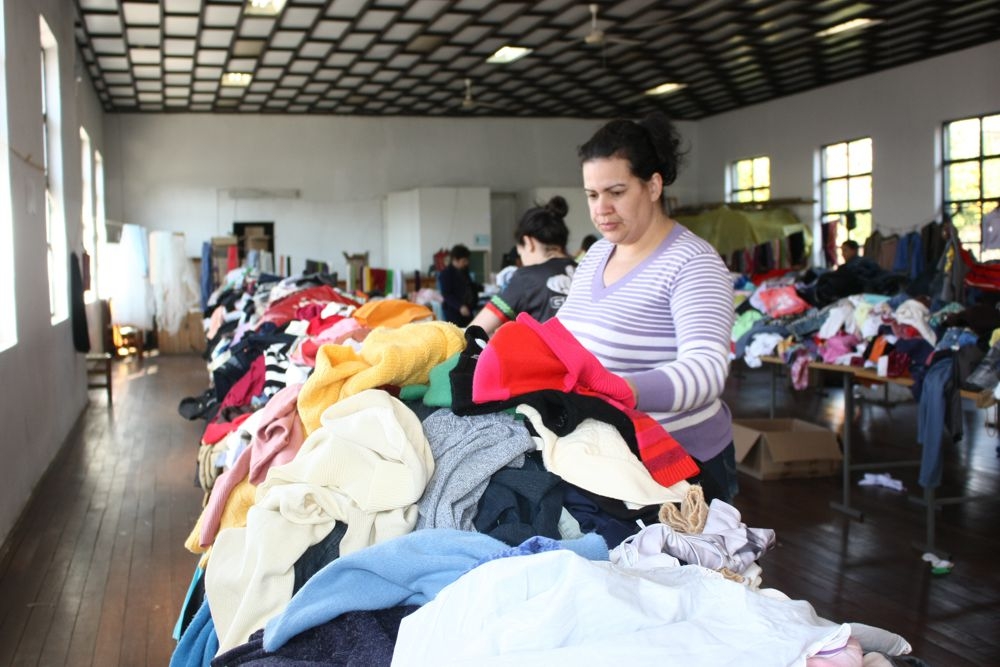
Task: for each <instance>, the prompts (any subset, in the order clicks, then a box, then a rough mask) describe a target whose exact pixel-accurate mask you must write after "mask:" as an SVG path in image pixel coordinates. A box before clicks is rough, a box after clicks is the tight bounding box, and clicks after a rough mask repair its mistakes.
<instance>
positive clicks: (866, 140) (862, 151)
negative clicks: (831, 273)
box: [820, 137, 872, 253]
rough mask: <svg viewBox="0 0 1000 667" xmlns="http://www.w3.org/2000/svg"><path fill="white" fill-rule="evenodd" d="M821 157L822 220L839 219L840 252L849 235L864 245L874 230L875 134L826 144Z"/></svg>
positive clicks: (833, 220)
mask: <svg viewBox="0 0 1000 667" xmlns="http://www.w3.org/2000/svg"><path fill="white" fill-rule="evenodd" d="M821 160H822V162H821V169H822V174H821V178H820V181H821V184H820V192H821V198H822V218H821V221H822V222H823V223H829V222H837V223H839V224H838V225H837V236H836V243H837V248H838V251H837V252H838V253H839V252H840V250H839V248H840V246H841V245H843V243H844V241H846V240H848V239H850V240H852V241H856V242H857V243H858V244H860V245H864V243H865V241H867V240H868V237H869V236H871V233H872V140H871V137H863V138H861V139H854V140H852V141H842V142H840V143H836V144H829V145H827V146H823V148H822V157H821Z"/></svg>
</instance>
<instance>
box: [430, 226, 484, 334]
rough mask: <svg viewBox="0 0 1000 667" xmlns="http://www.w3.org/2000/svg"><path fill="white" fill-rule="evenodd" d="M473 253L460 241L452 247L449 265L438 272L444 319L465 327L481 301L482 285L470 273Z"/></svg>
mask: <svg viewBox="0 0 1000 667" xmlns="http://www.w3.org/2000/svg"><path fill="white" fill-rule="evenodd" d="M471 257H472V253H471V252H469V249H468V248H467V247H466V246H465V245H463V244H461V243H459V244H457V245H455V246H454V247H452V249H451V258H450V259H449V261H448V266H446V267H444V269H442V271H441V273H440V274H438V290H439V291H440V292H441V298H442V300H443V302H442V304H441V310H442V312H443V313H444V319H445V320H447V321H448V322H451V323H452V324H456V325H458V326H460V327H464V326H466V325H468V324H469V322H471V321H472V315H473V313H474V312H475V311H476V305H477V304H478V302H479V290H480V287H479V286H478V285H477V284H476V283H474V282H473V281H472V277H471V276H470V275H469V260H470V258H471Z"/></svg>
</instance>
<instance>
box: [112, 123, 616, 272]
mask: <svg viewBox="0 0 1000 667" xmlns="http://www.w3.org/2000/svg"><path fill="white" fill-rule="evenodd" d="M596 127H597V124H596V123H595V122H590V121H582V120H544V119H530V120H529V119H526V120H510V119H474V118H448V119H423V118H382V119H379V118H361V117H357V118H352V117H337V116H329V117H326V116H324V117H319V116H301V117H300V116H273V115H267V116H263V115H260V116H246V115H232V116H228V115H209V114H156V115H141V114H124V115H113V116H108V117H107V118H106V119H105V137H106V138H107V141H108V143H109V146H110V148H109V154H106V156H105V157H106V160H107V162H108V169H107V178H108V183H109V185H108V217H109V218H112V219H115V220H122V221H124V222H130V223H136V224H140V225H143V226H146V227H147V228H149V229H150V230H154V229H168V230H171V231H181V232H184V233H185V236H186V238H187V244H188V245H187V250H188V254H189V255H191V256H196V255H198V254H199V252H200V251H199V249H200V246H201V242H202V241H204V240H207V239H208V238H209V237H210V236H213V235H218V234H224V233H227V232H228V230H229V229H230V225H231V224H232V222H233V221H234V220H239V219H244V220H273V221H274V223H275V252H276V253H277V254H286V255H291V256H292V269H293V271H298V270H301V268H302V262H303V260H304V259H305V258H306V257H308V258H310V259H320V260H327V261H330V262H331V265H332V266H339V265H340V264H341V263H342V255H341V253H342V252H343V251H348V252H358V251H363V250H369V251H370V252H371V253H372V255H371V259H372V261H373V262H376V263H382V260H383V259H386V258H387V257H385V258H384V257H381V256H380V255H381V254H382V252H383V249H384V247H385V243H387V242H388V241H386V242H383V239H382V236H381V235H382V233H383V229H384V221H383V219H382V218H383V206H382V203H383V201H384V199H385V198H386V197H387V196H388V195H389V194H390V193H393V192H405V191H408V190H411V189H421V188H438V187H444V188H454V187H482V188H488V189H494V190H499V191H508V192H516V191H520V190H524V189H527V188H535V187H541V186H556V185H563V184H565V183H575V182H577V181H578V180H579V167H578V165H577V160H576V155H575V150H576V146H577V145H578V144H579V143H581V142H582V141H584V140H586V138H587V137H588V136H589V135H590V133H591V132H593V130H594V129H595V128H596ZM239 188H264V189H266V188H280V189H297V190H299V192H300V197H299V198H298V199H281V200H267V199H253V200H235V201H233V200H232V199H231V198H230V197H229V192H230V191H231V190H234V189H239ZM487 211H488V207H487ZM479 222H481V221H478V222H477V223H476V224H477V225H478V224H479ZM439 231H441V230H439ZM447 231H448V232H449V233H443V234H439V233H438V232H431V235H432V236H433V238H431V239H423V240H422V241H426V242H430V243H433V244H437V243H440V245H442V246H445V247H450V246H451V245H453V244H454V243H458V242H465V243H471V242H472V240H473V238H472V236H471V235H470V234H468V233H466V232H467V230H466V229H465V228H464V227H463V226H462V225H457V224H456V225H454V226H452V227H451V228H450V229H449V230H447ZM482 231H483V232H484V233H487V234H488V233H489V231H490V230H489V222H488V218H487V221H486V228H485V229H484V230H482ZM487 249H488V246H487ZM429 263H430V257H429V256H428V257H424V258H423V262H422V265H423V266H424V267H425V268H426V265H427V264H429Z"/></svg>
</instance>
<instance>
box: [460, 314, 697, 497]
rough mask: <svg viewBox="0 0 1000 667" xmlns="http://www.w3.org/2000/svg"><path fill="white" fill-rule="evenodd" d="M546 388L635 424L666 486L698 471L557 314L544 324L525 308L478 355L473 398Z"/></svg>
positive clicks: (643, 450) (650, 465)
mask: <svg viewBox="0 0 1000 667" xmlns="http://www.w3.org/2000/svg"><path fill="white" fill-rule="evenodd" d="M542 389H556V390H558V391H564V392H570V393H578V394H585V395H590V396H596V397H598V398H601V399H603V400H605V401H607V402H608V403H610V404H611V405H614V406H615V407H617V408H619V409H621V410H622V411H623V412H625V414H626V415H628V417H629V419H630V420H631V421H632V424H633V425H634V426H635V434H636V440H637V441H638V444H639V457H640V459H641V460H642V462H643V464H644V465H645V466H646V469H647V470H649V473H650V475H651V476H652V477H653V479H655V480H656V481H657V482H658V483H659V484H662V485H663V486H673V485H674V484H676V483H677V482H679V481H681V480H683V479H687V478H689V477H691V476H693V475H696V474H698V466H697V464H696V463H695V461H694V459H692V458H691V457H690V456H689V455H688V454H687V452H685V451H684V449H683V448H682V447H681V446H680V444H679V443H678V442H677V441H676V440H674V438H673V437H672V436H671V435H670V434H669V433H667V432H666V431H665V430H664V428H663V426H662V425H661V424H660V423H659V422H658V421H656V420H655V419H653V418H652V417H650V416H649V415H647V414H646V413H644V412H642V411H640V410H636V409H635V396H634V395H633V393H632V389H631V388H630V387H629V385H628V383H627V382H626V381H625V380H624V379H623V378H621V377H619V376H617V375H615V374H614V373H611V372H610V371H608V370H607V369H606V368H604V366H602V365H601V362H600V361H598V359H597V357H595V356H594V355H593V354H591V353H590V352H589V351H588V350H587V349H586V348H584V347H583V346H582V345H581V344H580V342H579V341H578V340H577V339H576V338H575V337H574V336H573V335H572V334H571V333H570V332H569V331H568V330H567V329H566V328H565V327H564V326H563V325H562V323H561V322H559V320H558V319H557V318H553V319H550V320H548V321H546V322H545V323H544V324H543V323H539V322H538V321H536V320H535V319H534V318H533V317H531V315H528V314H527V313H521V314H520V315H518V316H517V320H516V321H514V322H508V323H507V324H504V325H503V326H502V327H500V329H498V330H497V333H496V334H495V335H494V336H493V338H491V339H490V341H489V343H488V344H487V346H486V348H485V349H484V350H483V351H482V353H481V354H480V355H479V361H478V363H477V364H476V369H475V372H474V374H473V377H472V400H473V402H475V403H486V402H489V401H498V400H499V401H503V400H509V399H511V398H513V397H516V396H519V395H521V394H526V393H528V392H531V391H539V390H542Z"/></svg>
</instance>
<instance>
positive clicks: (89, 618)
mask: <svg viewBox="0 0 1000 667" xmlns="http://www.w3.org/2000/svg"><path fill="white" fill-rule="evenodd" d="M114 382H115V404H114V406H113V407H112V408H111V409H110V410H109V409H108V408H107V403H106V396H105V393H104V391H103V390H100V389H94V390H91V393H90V399H91V405H90V407H89V408H88V410H87V411H86V412H85V413H84V415H83V416H82V417H81V419H80V420H79V422H78V424H77V425H76V427H75V428H74V430H73V433H72V434H71V435H70V437H69V439H68V441H67V443H66V446H65V448H64V450H63V451H62V453H61V454H60V456H59V458H58V459H57V460H56V461H55V462H54V463H53V465H52V467H51V469H50V470H49V472H48V473H47V475H46V476H45V478H44V479H43V480H42V481H41V482H40V483H39V485H38V488H37V490H36V493H35V495H34V497H33V499H32V501H31V503H30V504H29V506H28V507H27V508H26V509H25V512H24V514H23V516H22V519H21V520H20V521H19V523H18V525H17V526H16V528H15V530H14V531H13V533H12V534H11V535H10V537H9V538H8V540H7V542H6V544H5V545H4V547H3V550H2V551H0V591H2V592H3V594H2V595H0V665H93V666H95V667H106V666H112V665H125V666H128V667H133V666H141V665H150V666H161V665H166V664H167V663H168V662H169V659H170V655H171V653H172V651H173V647H174V641H173V640H172V639H171V637H170V633H171V631H172V629H173V625H174V622H175V621H176V618H177V614H178V611H179V609H180V606H181V603H182V601H183V598H184V594H185V592H186V590H187V587H188V583H189V581H190V577H191V574H192V572H193V569H194V566H195V563H196V558H195V556H193V555H192V554H190V553H188V552H187V551H186V550H185V549H184V547H183V540H184V538H185V537H186V536H187V534H188V533H189V532H190V530H191V527H192V526H193V525H194V521H195V520H196V519H197V517H198V514H199V512H200V511H201V492H200V490H199V489H198V488H197V487H196V486H195V483H194V478H195V465H196V453H197V441H198V436H199V434H200V431H201V426H202V422H188V421H186V420H184V419H182V418H181V417H180V416H179V415H178V414H177V409H176V408H177V404H178V402H179V401H180V399H181V398H183V397H184V396H193V395H197V394H200V393H201V392H202V391H203V390H204V389H205V387H206V386H207V375H206V371H205V368H204V363H203V362H202V361H201V360H200V359H198V358H196V357H183V356H159V357H150V358H149V359H147V361H146V363H145V364H144V366H143V367H142V368H141V369H140V368H138V367H137V366H136V365H135V364H134V363H131V364H130V363H123V362H116V364H115V374H114ZM726 400H727V402H728V403H729V405H730V407H731V409H732V411H733V413H734V415H736V416H737V417H745V418H750V417H766V416H767V412H768V405H769V400H770V391H769V380H768V374H767V371H766V370H763V371H749V372H741V373H738V374H735V375H734V376H733V377H732V378H731V380H730V383H729V388H728V389H727V394H726ZM778 410H779V414H780V415H785V416H791V415H794V416H798V417H800V418H803V419H808V420H811V421H815V422H817V423H820V424H824V425H826V426H828V427H831V428H834V429H840V428H841V427H842V426H843V421H844V415H843V397H842V396H841V392H840V390H839V389H838V388H836V387H830V388H824V389H822V390H808V391H805V392H795V391H792V390H790V389H787V388H786V389H783V390H782V391H780V392H779V396H778ZM985 416H986V413H985V412H983V411H978V410H975V409H974V408H972V407H971V406H969V408H968V409H967V412H966V437H965V439H964V440H963V441H962V442H961V443H959V444H958V445H956V446H954V447H950V448H948V450H947V451H948V459H949V461H948V465H947V467H946V474H945V484H944V487H943V489H942V490H943V491H944V492H945V493H947V494H949V495H953V494H958V493H963V492H969V491H976V492H981V493H997V492H1000V474H998V468H1000V459H998V458H997V453H996V446H997V443H998V439H997V435H996V432H995V430H992V429H991V428H989V427H987V426H986V425H985V424H984V418H985ZM915 423H916V407H915V406H914V405H912V404H910V405H901V406H895V407H892V408H891V409H888V410H886V409H885V408H882V407H877V406H874V405H871V404H866V403H862V404H859V405H858V407H857V410H856V411H855V415H854V416H853V419H852V425H853V429H854V430H853V433H854V442H855V443H856V444H855V447H856V461H859V462H860V461H891V460H899V459H906V458H915V457H917V456H919V449H918V448H917V447H916V446H915V445H914V444H913V443H914V442H915V439H914V436H915V430H916V425H915ZM885 472H891V473H892V474H893V476H894V477H896V478H897V479H902V480H903V481H904V482H905V483H906V484H907V486H908V487H909V488H910V489H912V490H918V489H919V487H918V486H917V485H916V470H915V469H892V470H889V469H886V470H885ZM740 482H741V493H740V495H739V496H738V498H737V501H736V505H737V507H738V508H739V509H740V511H741V512H742V513H743V517H744V520H745V521H746V522H747V523H748V524H749V525H751V526H760V527H770V528H774V529H775V530H776V531H777V536H778V546H777V547H776V548H775V549H774V550H773V551H771V552H770V553H768V554H767V555H766V556H765V557H764V558H763V559H762V560H761V565H762V567H763V569H764V575H763V576H764V586H768V587H773V588H777V589H779V590H781V591H784V592H785V593H786V594H788V595H790V596H791V597H793V598H798V599H805V600H808V601H810V602H811V603H812V604H813V606H814V607H815V608H816V611H817V613H819V614H820V615H821V616H824V617H826V618H830V619H831V620H836V621H859V622H863V623H868V624H871V625H876V626H879V627H884V628H887V629H890V630H893V631H895V632H898V633H900V634H902V635H903V636H904V637H906V638H907V639H908V640H909V641H910V642H911V644H913V647H914V654H915V655H918V656H920V657H922V658H923V659H924V660H926V661H927V662H928V663H929V664H930V665H932V666H934V667H956V666H962V665H976V666H985V665H1000V574H998V568H997V566H996V561H995V560H994V555H995V554H997V553H1000V535H998V530H997V528H998V527H1000V522H998V521H997V514H998V513H1000V503H997V502H996V501H985V502H975V503H967V504H963V505H952V506H947V507H945V508H943V509H942V510H941V511H940V512H939V527H938V533H937V542H938V544H939V545H940V546H942V547H944V548H947V549H949V550H950V551H951V560H952V561H954V562H955V569H954V570H953V571H952V572H951V573H950V574H948V575H946V576H932V575H931V573H930V568H929V566H928V564H927V563H925V562H923V561H922V560H921V559H920V553H919V552H917V551H914V550H913V549H912V547H911V546H910V544H911V541H913V540H919V539H921V538H922V537H923V534H924V533H923V531H924V528H923V509H922V508H921V507H919V506H917V505H914V504H912V503H910V502H909V501H908V500H907V497H906V494H900V493H897V492H894V491H891V490H889V489H884V488H878V487H853V489H852V492H853V493H852V500H853V503H854V504H855V505H856V506H857V507H858V508H860V509H861V510H863V511H864V512H865V519H864V521H862V522H857V521H852V520H849V519H848V518H846V517H844V516H843V515H841V514H839V513H837V512H835V511H833V510H832V509H830V507H829V502H830V501H831V500H838V499H839V497H840V481H839V477H831V478H823V479H813V480H785V481H775V482H763V483H762V482H757V481H756V480H753V479H751V478H749V477H746V476H741V480H740Z"/></svg>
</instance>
